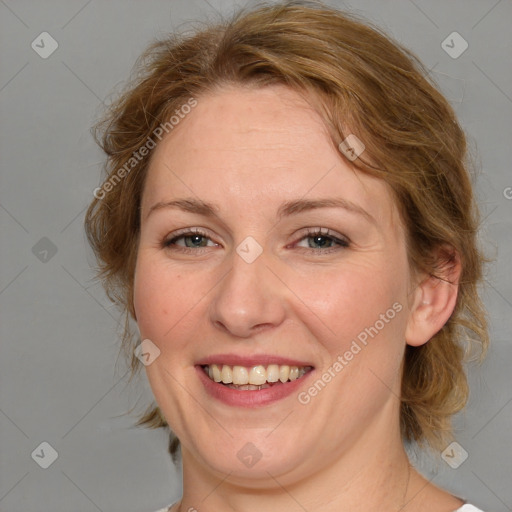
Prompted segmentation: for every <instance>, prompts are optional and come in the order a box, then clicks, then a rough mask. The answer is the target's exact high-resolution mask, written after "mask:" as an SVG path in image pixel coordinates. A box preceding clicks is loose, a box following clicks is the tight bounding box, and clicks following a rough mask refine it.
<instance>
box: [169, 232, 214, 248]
mask: <svg viewBox="0 0 512 512" xmlns="http://www.w3.org/2000/svg"><path fill="white" fill-rule="evenodd" d="M179 240H183V241H184V242H185V244H184V245H183V244H179V243H177V242H178V241H179ZM208 240H209V238H208V235H207V234H206V233H205V232H204V231H201V230H199V229H197V230H194V231H186V232H183V233H181V234H179V235H177V236H174V237H173V238H170V239H168V240H165V241H164V242H163V246H164V247H171V246H173V245H174V246H177V247H183V248H184V249H200V248H202V247H207V243H208ZM214 245H217V244H214ZM210 247H212V246H210Z"/></svg>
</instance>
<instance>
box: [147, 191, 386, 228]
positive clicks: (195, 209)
mask: <svg viewBox="0 0 512 512" xmlns="http://www.w3.org/2000/svg"><path fill="white" fill-rule="evenodd" d="M166 208H177V209H180V210H183V211H186V212H189V213H195V214H198V215H204V216H205V217H217V218H218V217H219V208H218V206H216V205H214V204H212V203H208V202H206V201H202V200H200V199H195V198H183V199H174V200H172V201H161V202H158V203H156V204H154V205H153V206H152V207H151V208H150V209H149V212H148V214H147V215H146V219H147V218H148V217H149V216H150V215H151V214H152V213H153V212H155V211H157V210H162V209H166ZM319 208H343V209H344V210H347V211H349V212H351V213H355V214H358V215H361V216H362V217H364V218H365V219H366V220H368V221H369V222H371V223H372V224H377V221H376V220H375V218H374V217H373V216H372V215H370V214H369V213H368V212H367V211H366V210H365V209H364V208H362V207H361V206H359V205H358V204H356V203H353V202H352V201H349V200H347V199H344V198H341V197H326V198H321V199H297V200H294V201H287V202H285V203H283V204H282V205H281V206H280V207H279V209H278V211H277V217H278V219H279V220H280V219H281V218H282V217H289V216H291V215H296V214H298V213H302V212H305V211H310V210H316V209H319Z"/></svg>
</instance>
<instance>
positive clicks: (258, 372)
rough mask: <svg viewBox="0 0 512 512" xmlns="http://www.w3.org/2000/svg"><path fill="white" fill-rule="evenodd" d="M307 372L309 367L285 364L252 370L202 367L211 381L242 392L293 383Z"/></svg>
mask: <svg viewBox="0 0 512 512" xmlns="http://www.w3.org/2000/svg"><path fill="white" fill-rule="evenodd" d="M309 370H311V367H310V366H306V367H301V368H299V367H297V366H288V365H286V364H283V365H277V364H270V365H268V367H267V368H265V367H264V366H262V365H258V366H253V367H252V368H246V367H245V366H233V367H231V366H228V365H227V364H224V365H216V364H211V365H208V366H204V371H205V373H206V374H207V375H208V377H209V378H210V379H211V380H213V381H215V382H222V383H223V384H227V385H230V386H229V387H233V388H236V389H242V390H254V389H266V388H267V387H270V386H269V385H268V383H275V382H278V381H281V382H283V383H284V382H288V380H290V381H294V380H297V379H299V378H300V377H302V376H303V375H304V374H305V373H306V372H308V371H309Z"/></svg>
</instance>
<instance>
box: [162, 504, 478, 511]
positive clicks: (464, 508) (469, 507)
mask: <svg viewBox="0 0 512 512" xmlns="http://www.w3.org/2000/svg"><path fill="white" fill-rule="evenodd" d="M171 507H172V505H170V506H169V507H168V508H161V509H160V510H157V511H156V512H168V511H169V509H170V508H171ZM453 512H483V511H482V510H480V509H479V508H476V507H475V506H474V505H470V504H469V503H466V504H465V505H462V507H460V508H458V509H457V510H454V511H453Z"/></svg>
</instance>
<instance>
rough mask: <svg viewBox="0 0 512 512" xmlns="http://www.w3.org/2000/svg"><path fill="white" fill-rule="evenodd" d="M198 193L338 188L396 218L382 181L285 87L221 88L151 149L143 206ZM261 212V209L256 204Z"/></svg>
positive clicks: (261, 199)
mask: <svg viewBox="0 0 512 512" xmlns="http://www.w3.org/2000/svg"><path fill="white" fill-rule="evenodd" d="M185 196H186V197H190V196H196V197H199V198H201V199H204V200H207V201H209V202H214V203H218V204H220V205H221V206H224V207H225V206H226V205H229V207H230V208H231V209H233V208H237V207H238V208H240V210H241V211H242V210H243V211H247V210H248V209H250V208H251V206H252V205H253V203H254V206H256V205H259V208H260V210H261V207H262V206H265V207H267V208H272V206H271V205H272V203H273V202H275V204H276V209H277V207H278V204H280V203H281V202H283V201H286V200H295V199H299V198H303V197H304V198H308V197H311V198H313V197H315V198H317V197H327V196H328V197H333V196H339V197H342V198H345V199H347V200H350V201H352V202H355V203H357V204H359V205H360V206H362V207H363V208H365V209H367V210H368V211H369V213H371V215H373V216H374V217H375V218H377V219H388V220H389V221H391V222H393V221H396V211H395V210H396V209H395V208H394V204H393V199H392V195H391V193H390V190H389V188H388V186H387V184H386V183H385V182H384V181H382V180H379V179H376V178H373V177H371V176H368V175H366V174H363V173H361V172H360V171H358V170H356V169H355V168H354V167H353V166H351V165H350V163H349V162H348V161H346V160H345V159H343V158H342V157H341V155H340V153H339V152H338V150H337V149H336V147H335V146H334V145H333V143H332V141H331V139H330V137H329V135H328V133H327V130H326V128H325V125H324V123H323V121H322V119H321V118H320V116H319V115H318V113H317V112H316V111H315V110H314V108H313V107H312V106H311V105H310V104H309V103H308V102H307V101H306V100H305V99H304V98H303V97H302V96H301V95H299V94H298V93H296V92H294V91H292V90H290V89H288V88H286V87H284V86H272V87H267V88H262V89H248V88H235V87H232V88H226V89H224V90H219V91H217V92H215V93H210V94H208V95H206V96H201V97H199V98H197V106H196V107H195V108H194V109H193V110H192V111H191V112H190V113H189V114H188V115H187V116H186V117H185V118H184V119H183V120H181V121H180V123H179V124H178V125H177V126H176V127H175V128H174V129H173V131H172V132H170V133H169V134H168V135H167V136H166V137H164V139H163V140H162V142H160V143H159V145H158V146H157V147H156V149H155V150H154V153H153V155H152V160H151V164H150V167H149V170H148V175H147V177H146V185H145V191H144V196H143V205H142V208H143V211H144V210H146V211H147V209H148V208H149V207H150V206H151V204H152V203H154V202H158V201H164V200H167V201H168V200H170V199H173V198H175V197H185ZM260 213H261V212H260Z"/></svg>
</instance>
